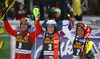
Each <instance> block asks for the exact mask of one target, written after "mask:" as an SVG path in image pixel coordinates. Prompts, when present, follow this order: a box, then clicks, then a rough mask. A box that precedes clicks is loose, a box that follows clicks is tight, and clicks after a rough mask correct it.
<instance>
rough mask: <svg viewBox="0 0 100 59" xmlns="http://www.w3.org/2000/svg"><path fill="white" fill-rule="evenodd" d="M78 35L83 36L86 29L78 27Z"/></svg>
mask: <svg viewBox="0 0 100 59" xmlns="http://www.w3.org/2000/svg"><path fill="white" fill-rule="evenodd" d="M77 35H78V37H79V38H82V37H83V36H84V29H82V28H78V29H77Z"/></svg>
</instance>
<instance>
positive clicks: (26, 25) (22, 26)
mask: <svg viewBox="0 0 100 59" xmlns="http://www.w3.org/2000/svg"><path fill="white" fill-rule="evenodd" d="M27 28H28V24H27V23H22V24H21V30H22V31H25V30H26V29H27Z"/></svg>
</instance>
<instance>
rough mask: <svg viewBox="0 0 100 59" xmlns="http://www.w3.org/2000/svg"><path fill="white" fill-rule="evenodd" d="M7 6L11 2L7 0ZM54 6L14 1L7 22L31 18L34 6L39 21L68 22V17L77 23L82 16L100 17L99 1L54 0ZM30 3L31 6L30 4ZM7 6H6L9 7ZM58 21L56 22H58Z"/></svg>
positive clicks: (0, 2)
mask: <svg viewBox="0 0 100 59" xmlns="http://www.w3.org/2000/svg"><path fill="white" fill-rule="evenodd" d="M8 1H9V4H10V3H11V1H13V0H8ZM55 1H56V2H55V5H52V6H51V4H52V2H51V3H49V1H48V3H49V4H48V5H46V2H47V1H46V2H45V0H23V2H24V4H23V3H21V2H19V0H16V2H15V5H14V6H13V7H12V8H10V10H9V11H8V12H7V14H8V16H7V18H8V20H14V19H16V20H19V19H21V18H22V17H30V18H31V19H32V20H34V16H32V10H31V9H32V8H31V7H30V6H31V5H32V7H34V6H35V5H38V6H39V7H40V20H45V21H47V20H48V19H55V20H57V19H58V20H60V21H61V20H66V19H67V20H69V17H74V18H75V20H77V21H82V16H84V15H90V16H99V15H100V11H99V10H100V6H99V5H100V0H55ZM31 2H32V4H30V3H31ZM9 4H8V5H9ZM5 8H6V7H5V0H0V15H2V10H3V9H5ZM60 21H58V22H60Z"/></svg>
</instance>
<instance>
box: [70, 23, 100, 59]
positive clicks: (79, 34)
mask: <svg viewBox="0 0 100 59" xmlns="http://www.w3.org/2000/svg"><path fill="white" fill-rule="evenodd" d="M86 27H87V26H86V25H85V24H84V23H81V22H80V23H77V25H76V36H75V40H74V41H73V59H84V58H86V59H92V58H93V55H91V52H92V53H93V54H97V53H99V50H98V49H97V47H96V45H95V44H94V43H93V42H92V41H88V44H87V47H86V51H85V53H83V51H84V49H85V45H86V42H87V39H86V40H85V43H84V47H83V46H82V44H83V42H84V37H85V32H86ZM71 41H72V40H71ZM82 47H83V51H82ZM81 51H82V55H81V56H80V54H81Z"/></svg>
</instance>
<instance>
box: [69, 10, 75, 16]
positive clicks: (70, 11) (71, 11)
mask: <svg viewBox="0 0 100 59" xmlns="http://www.w3.org/2000/svg"><path fill="white" fill-rule="evenodd" d="M69 14H70V17H71V18H74V10H73V8H70V10H69Z"/></svg>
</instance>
